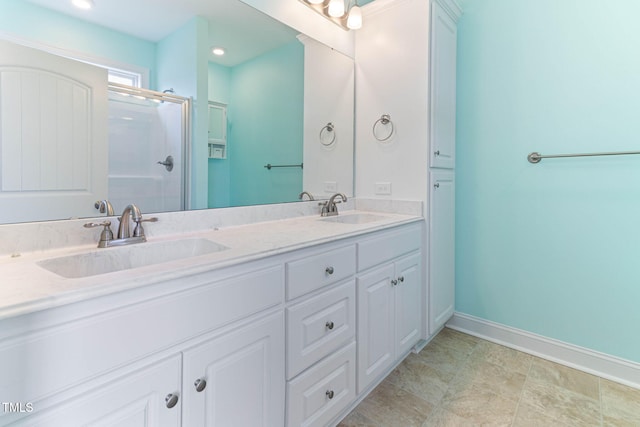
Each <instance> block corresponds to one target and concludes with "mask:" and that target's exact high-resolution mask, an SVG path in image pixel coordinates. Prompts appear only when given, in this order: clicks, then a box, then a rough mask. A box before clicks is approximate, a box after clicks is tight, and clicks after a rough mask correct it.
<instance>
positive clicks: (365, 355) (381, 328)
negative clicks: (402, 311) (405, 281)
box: [356, 264, 395, 393]
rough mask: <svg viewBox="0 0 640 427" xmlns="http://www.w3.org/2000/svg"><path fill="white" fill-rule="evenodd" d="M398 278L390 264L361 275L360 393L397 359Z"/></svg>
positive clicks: (359, 294)
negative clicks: (396, 315) (396, 302)
mask: <svg viewBox="0 0 640 427" xmlns="http://www.w3.org/2000/svg"><path fill="white" fill-rule="evenodd" d="M392 280H395V277H394V268H393V264H387V265H385V266H383V267H380V268H378V269H376V270H373V271H371V272H370V273H367V274H365V275H363V276H360V277H358V278H357V285H356V286H357V293H358V298H357V301H358V310H357V311H358V322H357V329H358V340H357V341H358V365H357V366H358V393H361V392H362V391H363V390H364V389H365V388H367V386H368V385H369V384H371V382H373V381H374V380H375V379H376V378H377V377H378V376H380V374H382V373H383V372H384V371H385V370H386V369H387V368H388V367H389V366H390V365H391V364H392V363H393V361H394V357H395V355H394V347H395V345H394V313H393V312H394V300H393V297H394V289H393V285H392V282H391V281H392Z"/></svg>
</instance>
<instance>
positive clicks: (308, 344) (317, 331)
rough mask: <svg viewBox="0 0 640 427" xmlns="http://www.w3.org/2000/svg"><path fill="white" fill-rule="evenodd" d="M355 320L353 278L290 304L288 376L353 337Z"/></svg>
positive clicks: (288, 313) (311, 363) (291, 376)
mask: <svg viewBox="0 0 640 427" xmlns="http://www.w3.org/2000/svg"><path fill="white" fill-rule="evenodd" d="M355 324H356V291H355V281H354V280H352V281H349V282H347V283H345V284H344V285H340V286H339V287H337V288H334V289H331V290H329V291H327V292H324V293H322V294H320V295H318V296H315V297H313V298H309V299H308V300H306V301H304V302H302V303H300V304H297V305H294V306H292V307H290V308H288V309H287V361H288V364H287V378H293V377H294V376H296V375H297V374H299V373H300V372H302V371H303V370H305V369H306V368H307V367H309V366H311V365H313V364H314V363H316V362H317V361H318V360H320V359H322V358H323V357H325V356H326V355H328V354H331V353H332V352H333V351H335V350H336V349H338V348H340V347H341V346H342V345H344V343H346V342H348V341H350V340H351V339H352V338H353V337H354V336H355Z"/></svg>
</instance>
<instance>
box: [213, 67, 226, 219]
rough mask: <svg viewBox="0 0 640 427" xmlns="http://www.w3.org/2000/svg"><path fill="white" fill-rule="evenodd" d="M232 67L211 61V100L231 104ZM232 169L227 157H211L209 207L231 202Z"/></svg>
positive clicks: (221, 205)
mask: <svg viewBox="0 0 640 427" xmlns="http://www.w3.org/2000/svg"><path fill="white" fill-rule="evenodd" d="M230 90H231V68H229V67H225V66H223V65H218V64H215V63H213V62H210V63H209V101H213V102H219V103H222V104H227V105H229V101H230V99H231V94H230ZM230 190H231V171H230V168H229V162H228V161H227V159H209V207H210V208H223V207H228V206H229V205H230V203H231V201H230V193H231V191H230Z"/></svg>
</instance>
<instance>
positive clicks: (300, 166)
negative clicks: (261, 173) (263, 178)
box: [264, 163, 304, 170]
mask: <svg viewBox="0 0 640 427" xmlns="http://www.w3.org/2000/svg"><path fill="white" fill-rule="evenodd" d="M303 166H304V163H300V164H299V165H272V164H271V163H267V164H266V165H264V167H265V168H267V169H269V170H271V168H300V169H303Z"/></svg>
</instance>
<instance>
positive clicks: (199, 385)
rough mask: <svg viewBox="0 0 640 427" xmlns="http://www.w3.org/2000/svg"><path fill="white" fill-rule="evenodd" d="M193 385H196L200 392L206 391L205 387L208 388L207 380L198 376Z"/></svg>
mask: <svg viewBox="0 0 640 427" xmlns="http://www.w3.org/2000/svg"><path fill="white" fill-rule="evenodd" d="M193 385H194V386H196V391H197V392H198V393H200V392H202V391H204V389H205V388H207V381H205V379H204V378H198V379H197V380H196V382H194V383H193Z"/></svg>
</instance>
